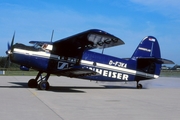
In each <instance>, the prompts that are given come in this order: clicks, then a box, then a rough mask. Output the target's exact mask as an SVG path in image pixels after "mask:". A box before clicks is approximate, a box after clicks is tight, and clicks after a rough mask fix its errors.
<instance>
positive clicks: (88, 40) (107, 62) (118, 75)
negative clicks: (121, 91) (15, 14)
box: [6, 29, 173, 90]
mask: <svg viewBox="0 0 180 120" xmlns="http://www.w3.org/2000/svg"><path fill="white" fill-rule="evenodd" d="M14 37H15V34H14V35H13V38H12V42H11V45H8V51H6V53H7V54H8V59H10V61H11V62H13V63H16V64H19V65H20V69H21V70H29V69H34V70H37V71H39V72H38V74H37V76H36V77H35V78H34V79H31V80H29V82H28V86H29V87H30V88H36V87H37V88H38V89H39V90H48V89H49V86H50V85H49V83H48V79H49V76H50V75H51V74H54V75H57V76H67V77H73V78H81V79H87V80H95V81H111V82H117V81H119V82H123V81H124V82H127V81H136V82H137V88H139V89H140V88H142V85H141V84H139V81H141V80H148V79H155V78H158V77H159V74H160V71H161V64H173V62H172V61H170V60H166V59H162V58H161V54H160V48H159V44H158V41H157V39H156V38H155V37H153V36H147V37H145V38H144V39H143V40H142V41H141V42H140V44H139V45H138V47H137V49H136V50H135V52H134V53H133V55H132V56H131V57H130V58H129V59H121V58H117V57H113V56H109V55H105V54H100V53H96V52H92V51H90V50H92V49H95V48H99V49H104V48H109V47H113V46H117V45H122V44H124V42H123V41H122V40H121V39H120V38H118V37H116V36H114V35H112V34H109V33H107V32H105V31H103V30H99V29H91V30H87V31H85V32H81V33H79V34H76V35H73V36H70V37H67V38H64V39H61V40H57V41H55V42H52V41H51V42H43V41H30V42H29V43H31V44H34V46H26V45H24V44H20V43H16V44H14ZM43 73H46V74H45V76H42V74H43Z"/></svg>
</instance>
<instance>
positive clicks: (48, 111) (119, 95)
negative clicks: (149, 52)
mask: <svg viewBox="0 0 180 120" xmlns="http://www.w3.org/2000/svg"><path fill="white" fill-rule="evenodd" d="M31 78H33V77H32V76H0V119H1V120H120V119H121V120H179V118H180V78H166V77H160V78H158V79H156V80H148V81H142V82H141V83H142V85H143V86H144V89H136V87H135V86H136V83H135V82H131V83H110V82H105V83H102V82H98V83H96V82H95V81H88V80H80V79H74V78H66V77H56V76H51V77H50V79H49V83H50V85H51V88H50V89H49V90H48V91H41V90H37V89H35V88H28V87H27V81H28V80H29V79H31Z"/></svg>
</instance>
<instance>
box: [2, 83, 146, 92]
mask: <svg viewBox="0 0 180 120" xmlns="http://www.w3.org/2000/svg"><path fill="white" fill-rule="evenodd" d="M9 83H11V84H15V85H18V86H0V88H28V85H27V83H26V82H9ZM35 89H36V88H35ZM87 89H137V88H136V87H134V86H114V85H113V86H112V85H101V86H98V87H91V86H50V88H49V90H48V91H52V92H66V93H86V92H85V90H87ZM145 89H146V88H145Z"/></svg>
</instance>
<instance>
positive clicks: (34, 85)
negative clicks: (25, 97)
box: [28, 79, 37, 88]
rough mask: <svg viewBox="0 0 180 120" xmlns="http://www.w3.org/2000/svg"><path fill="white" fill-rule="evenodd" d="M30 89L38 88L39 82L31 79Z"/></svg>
mask: <svg viewBox="0 0 180 120" xmlns="http://www.w3.org/2000/svg"><path fill="white" fill-rule="evenodd" d="M28 87H29V88H36V87H37V81H36V80H35V79H30V80H29V81H28Z"/></svg>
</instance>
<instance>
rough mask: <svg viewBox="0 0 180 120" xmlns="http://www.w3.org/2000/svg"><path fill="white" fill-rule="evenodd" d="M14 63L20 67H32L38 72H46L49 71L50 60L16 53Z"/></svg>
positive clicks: (13, 58)
mask: <svg viewBox="0 0 180 120" xmlns="http://www.w3.org/2000/svg"><path fill="white" fill-rule="evenodd" d="M12 61H13V62H15V63H17V64H19V65H24V66H26V67H31V68H33V69H36V70H38V71H44V72H45V71H47V67H48V62H49V59H48V58H43V57H38V56H30V55H25V54H20V53H14V54H13V57H12Z"/></svg>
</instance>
